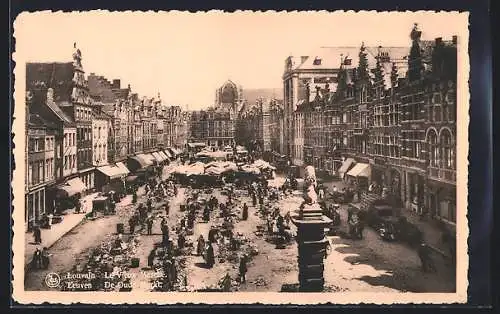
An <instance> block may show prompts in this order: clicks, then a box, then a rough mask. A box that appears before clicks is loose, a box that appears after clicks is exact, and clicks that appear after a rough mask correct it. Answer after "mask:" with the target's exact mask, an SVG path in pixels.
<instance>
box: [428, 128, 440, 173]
mask: <svg viewBox="0 0 500 314" xmlns="http://www.w3.org/2000/svg"><path fill="white" fill-rule="evenodd" d="M427 136H428V139H427V141H428V143H429V163H430V165H431V166H432V167H438V166H439V147H438V145H437V144H438V143H437V134H436V132H434V130H431V131H430V132H429V134H428V135H427Z"/></svg>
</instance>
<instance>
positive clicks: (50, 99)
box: [47, 88, 54, 104]
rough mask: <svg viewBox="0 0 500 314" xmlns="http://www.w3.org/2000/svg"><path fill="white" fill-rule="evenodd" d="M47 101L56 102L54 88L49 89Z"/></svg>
mask: <svg viewBox="0 0 500 314" xmlns="http://www.w3.org/2000/svg"><path fill="white" fill-rule="evenodd" d="M47 102H48V103H51V104H52V103H54V90H53V89H52V88H49V89H47Z"/></svg>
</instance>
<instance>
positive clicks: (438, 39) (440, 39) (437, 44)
mask: <svg viewBox="0 0 500 314" xmlns="http://www.w3.org/2000/svg"><path fill="white" fill-rule="evenodd" d="M435 42H436V46H439V45H441V43H442V42H443V38H442V37H438V38H436V41H435Z"/></svg>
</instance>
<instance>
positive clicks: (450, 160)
mask: <svg viewBox="0 0 500 314" xmlns="http://www.w3.org/2000/svg"><path fill="white" fill-rule="evenodd" d="M440 147H441V159H440V160H441V165H442V167H443V168H452V169H453V168H454V167H455V156H454V155H455V154H454V152H453V149H452V144H451V134H450V131H449V130H448V129H443V130H442V131H441V137H440Z"/></svg>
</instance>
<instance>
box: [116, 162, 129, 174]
mask: <svg viewBox="0 0 500 314" xmlns="http://www.w3.org/2000/svg"><path fill="white" fill-rule="evenodd" d="M116 166H117V167H118V168H120V169H121V170H122V171H123V173H124V174H129V173H130V170H128V168H127V166H125V164H124V163H123V162H117V163H116Z"/></svg>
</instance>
